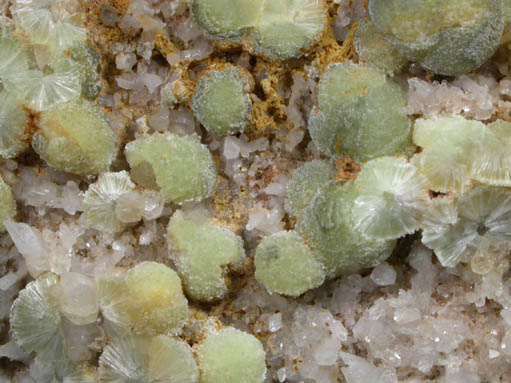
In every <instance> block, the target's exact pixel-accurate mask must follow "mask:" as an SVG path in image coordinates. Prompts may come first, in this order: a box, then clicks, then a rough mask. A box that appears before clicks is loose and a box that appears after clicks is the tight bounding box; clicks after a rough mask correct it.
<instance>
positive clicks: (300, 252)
mask: <svg viewBox="0 0 511 383" xmlns="http://www.w3.org/2000/svg"><path fill="white" fill-rule="evenodd" d="M254 264H255V268H256V271H255V277H256V279H257V280H258V281H259V282H260V283H262V284H263V285H264V286H265V287H266V288H267V289H268V290H269V291H270V292H272V293H278V294H283V295H288V296H291V297H297V296H299V295H301V294H303V293H304V292H306V291H307V290H310V289H313V288H316V287H318V286H320V285H321V284H322V283H323V281H324V280H325V268H324V266H323V265H322V264H321V262H319V261H318V260H317V259H316V256H315V254H314V252H313V251H312V250H311V249H310V247H309V246H307V244H306V243H305V240H304V239H303V238H302V237H301V236H300V235H299V234H298V233H297V232H295V231H282V232H279V233H276V234H272V235H270V236H268V237H266V238H264V239H263V240H262V241H261V243H260V244H259V245H258V246H257V249H256V255H255V258H254Z"/></svg>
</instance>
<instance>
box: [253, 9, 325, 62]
mask: <svg viewBox="0 0 511 383" xmlns="http://www.w3.org/2000/svg"><path fill="white" fill-rule="evenodd" d="M326 22H327V18H326V8H325V6H324V4H323V2H322V1H321V0H320V1H318V0H266V1H264V6H263V9H262V12H261V17H260V19H259V22H258V23H257V24H256V26H255V28H254V32H253V35H252V39H253V42H254V45H255V48H256V51H257V52H260V53H262V54H264V55H266V56H268V57H270V58H272V59H274V60H286V59H289V58H292V57H299V56H301V55H302V54H303V53H304V51H305V50H306V49H307V48H308V47H310V46H311V45H312V44H313V43H314V42H315V41H316V40H317V39H319V37H320V35H321V33H322V31H323V29H324V27H325V25H326Z"/></svg>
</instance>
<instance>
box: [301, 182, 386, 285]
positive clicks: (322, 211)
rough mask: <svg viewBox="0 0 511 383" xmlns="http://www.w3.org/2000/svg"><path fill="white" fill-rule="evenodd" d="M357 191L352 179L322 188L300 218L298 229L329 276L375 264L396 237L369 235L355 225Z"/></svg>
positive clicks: (383, 256) (383, 258) (381, 260)
mask: <svg viewBox="0 0 511 383" xmlns="http://www.w3.org/2000/svg"><path fill="white" fill-rule="evenodd" d="M357 197H358V193H357V190H356V188H355V186H354V185H353V183H352V182H348V183H345V184H343V185H341V184H335V183H332V184H329V185H327V186H325V187H323V188H322V189H320V190H319V191H318V192H317V194H316V196H315V197H314V199H313V200H312V203H311V205H310V206H309V207H308V208H307V209H306V210H305V211H304V214H303V215H302V217H301V218H300V219H299V220H298V221H297V226H296V230H297V231H298V232H299V233H300V234H301V235H302V236H303V237H304V238H305V239H306V241H307V243H308V244H309V245H310V246H311V247H312V249H313V250H314V252H315V254H316V255H317V257H318V259H319V260H320V261H321V262H322V263H323V265H324V266H325V269H326V272H327V278H334V277H336V276H338V275H341V274H345V273H349V272H355V271H358V270H360V269H363V268H367V267H374V266H376V265H378V264H379V263H381V262H383V261H384V260H385V259H387V258H388V257H389V256H390V254H391V253H392V250H393V249H394V247H395V245H396V241H395V240H384V239H377V238H373V237H368V236H366V235H365V234H364V233H363V232H362V231H361V230H359V229H358V228H357V227H356V222H357V219H358V217H356V216H354V214H353V210H354V206H355V200H356V198H357Z"/></svg>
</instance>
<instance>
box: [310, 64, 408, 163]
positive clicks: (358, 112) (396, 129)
mask: <svg viewBox="0 0 511 383" xmlns="http://www.w3.org/2000/svg"><path fill="white" fill-rule="evenodd" d="M405 105H406V102H405V98H404V95H403V92H402V90H401V89H400V87H399V86H398V85H397V84H396V83H394V82H392V81H391V80H389V79H387V77H386V76H385V75H384V74H383V73H382V72H380V71H378V70H376V69H373V68H370V67H366V66H363V65H357V64H353V63H341V64H331V65H330V66H329V67H328V69H327V70H326V72H325V74H324V75H323V76H322V77H321V80H320V82H319V87H318V106H317V108H314V109H313V111H312V113H311V116H310V119H309V127H308V128H309V132H310V135H311V137H312V140H313V141H314V143H315V144H316V146H317V147H318V149H319V150H321V151H322V152H323V153H325V154H327V155H329V156H331V157H339V156H341V155H342V154H348V155H350V156H351V157H352V158H353V159H355V160H356V161H367V160H370V159H372V158H376V157H380V156H384V155H395V154H400V153H406V152H408V151H409V148H410V145H411V123H410V121H409V119H408V117H407V116H406V109H405Z"/></svg>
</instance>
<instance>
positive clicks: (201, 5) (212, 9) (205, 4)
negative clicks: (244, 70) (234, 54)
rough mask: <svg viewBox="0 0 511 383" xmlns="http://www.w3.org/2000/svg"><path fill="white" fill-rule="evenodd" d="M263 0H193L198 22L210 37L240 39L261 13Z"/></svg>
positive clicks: (194, 15)
mask: <svg viewBox="0 0 511 383" xmlns="http://www.w3.org/2000/svg"><path fill="white" fill-rule="evenodd" d="M262 3H263V1H262V0H193V1H192V5H191V10H192V14H193V17H194V19H195V21H196V22H197V24H199V26H200V27H201V28H202V29H203V30H204V31H205V32H206V33H207V35H208V36H209V37H210V38H214V39H227V40H234V41H236V40H240V39H241V38H242V37H243V36H244V35H245V34H246V33H247V32H248V30H249V29H250V28H251V27H253V26H254V25H255V24H256V23H257V22H258V20H259V18H260V15H261V8H262Z"/></svg>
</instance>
